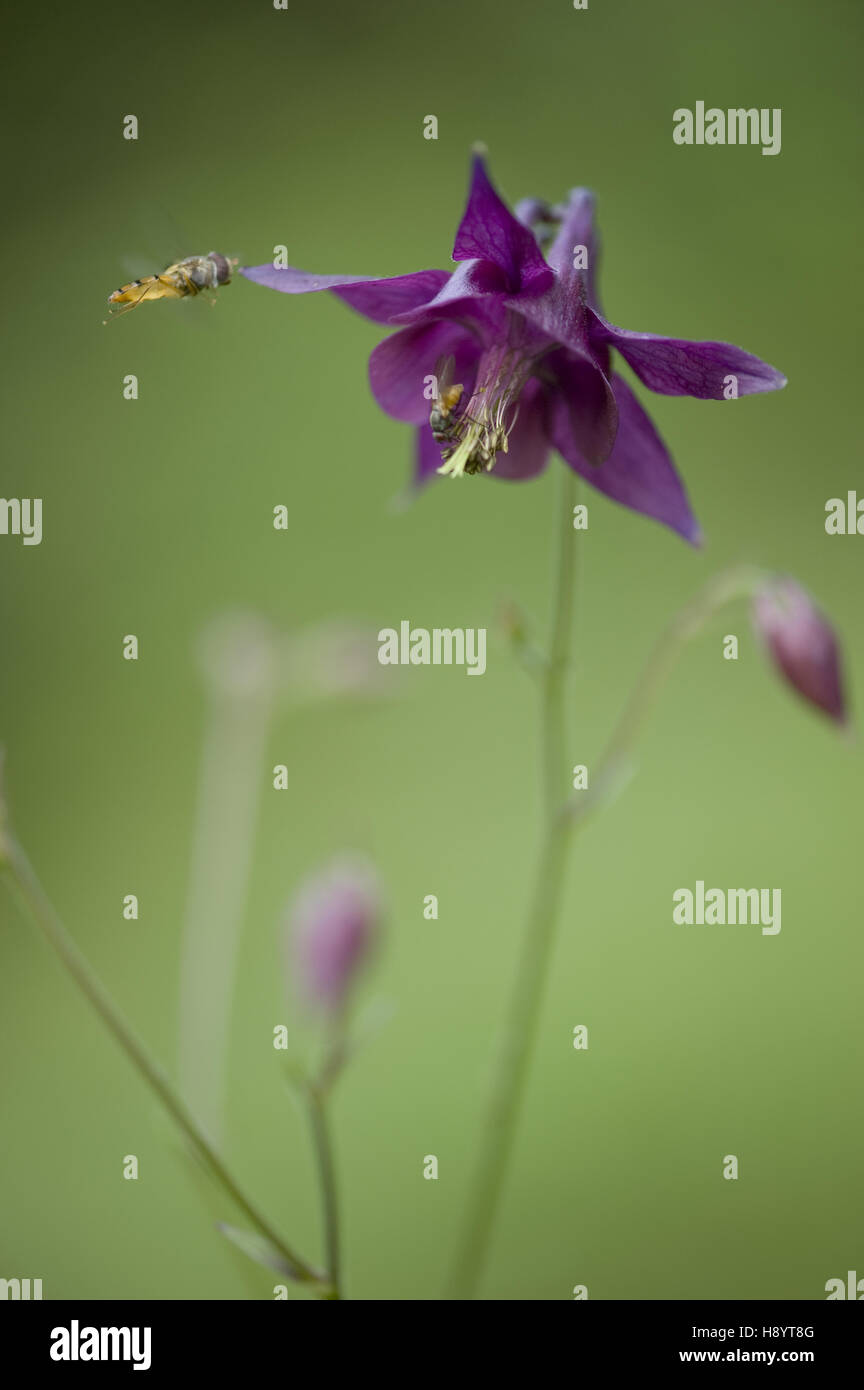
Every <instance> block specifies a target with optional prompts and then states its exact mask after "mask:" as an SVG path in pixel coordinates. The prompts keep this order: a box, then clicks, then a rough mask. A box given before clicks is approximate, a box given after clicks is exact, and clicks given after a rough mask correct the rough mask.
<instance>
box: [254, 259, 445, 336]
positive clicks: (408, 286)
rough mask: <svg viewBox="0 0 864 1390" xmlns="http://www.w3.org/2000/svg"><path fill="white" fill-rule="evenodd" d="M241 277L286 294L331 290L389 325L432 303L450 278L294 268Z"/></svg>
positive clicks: (438, 273) (262, 268) (258, 269)
mask: <svg viewBox="0 0 864 1390" xmlns="http://www.w3.org/2000/svg"><path fill="white" fill-rule="evenodd" d="M240 273H241V275H245V276H246V279H247V280H253V281H254V282H255V284H256V285H264V286H265V287H266V288H267V289H270V290H281V291H282V293H283V294H312V293H314V292H315V291H317V290H332V291H333V293H334V294H336V295H338V296H339V298H340V299H342V300H344V302H345V303H346V304H348V305H350V306H351V308H352V309H356V310H357V313H358V314H364V315H365V317H366V318H367V319H372V320H373V321H374V322H375V323H389V322H390V320H391V319H392V318H393V317H394V315H396V314H402V313H405V312H406V310H408V309H414V308H416V307H417V306H418V305H420V304H425V303H426V301H427V300H429V299H433V298H434V296H435V295H436V294H437V293H438V291H439V290H440V289H441V287H442V285H445V284H446V283H447V280H448V279H449V278H450V277H449V276H448V274H447V272H446V270H418V271H416V272H415V273H414V274H413V275H394V276H390V277H388V278H386V279H383V280H370V279H369V278H368V277H367V276H364V275H313V274H311V273H310V272H309V271H306V270H296V269H295V268H294V267H293V266H285V267H284V268H281V269H278V270H277V268H276V267H275V266H274V265H253V266H244V268H243V269H242V271H241V272H240Z"/></svg>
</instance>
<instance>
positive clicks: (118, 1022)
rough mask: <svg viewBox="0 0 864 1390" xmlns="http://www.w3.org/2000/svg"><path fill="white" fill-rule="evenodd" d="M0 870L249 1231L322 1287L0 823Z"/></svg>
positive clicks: (297, 1275)
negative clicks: (241, 1182) (231, 1165)
mask: <svg viewBox="0 0 864 1390" xmlns="http://www.w3.org/2000/svg"><path fill="white" fill-rule="evenodd" d="M0 868H2V871H3V872H5V873H6V875H7V876H8V878H9V879H10V882H11V885H12V887H13V888H14V889H15V891H16V894H17V896H18V898H19V901H20V902H21V904H22V906H23V907H24V909H25V910H26V912H27V915H28V916H29V917H30V918H31V920H32V921H33V923H34V925H35V926H36V927H37V928H38V930H39V931H40V932H41V934H42V936H43V937H44V938H45V940H46V941H47V942H48V945H49V946H50V947H51V949H52V950H53V951H54V952H55V954H56V955H57V956H58V957H59V959H60V960H61V962H62V963H63V965H64V966H65V967H66V969H67V970H68V971H69V973H70V975H71V976H72V978H73V980H74V981H75V983H76V984H77V985H78V988H79V989H80V990H81V992H82V994H84V996H85V997H86V998H87V999H88V1000H89V1002H90V1003H91V1004H92V1006H93V1008H94V1009H95V1010H96V1012H97V1014H98V1015H99V1017H100V1018H101V1019H102V1022H103V1023H104V1024H105V1027H106V1028H107V1029H108V1031H109V1032H110V1033H111V1034H112V1035H113V1037H114V1039H115V1041H116V1042H118V1043H119V1044H120V1047H121V1048H122V1049H123V1051H124V1052H125V1053H126V1055H127V1057H128V1058H129V1060H130V1061H131V1062H132V1064H133V1066H135V1067H136V1068H137V1069H138V1071H139V1072H140V1073H141V1075H142V1076H143V1078H144V1080H145V1081H146V1082H147V1084H148V1085H149V1086H150V1087H151V1089H152V1090H153V1091H154V1092H155V1094H156V1095H157V1097H158V1098H159V1100H160V1101H161V1102H162V1104H163V1106H164V1107H165V1109H166V1110H167V1111H168V1114H169V1115H170V1116H171V1118H172V1119H173V1120H174V1121H175V1123H176V1124H177V1125H178V1127H179V1128H180V1129H181V1130H182V1132H183V1134H184V1135H185V1136H186V1138H187V1139H188V1140H189V1142H190V1143H191V1144H192V1146H193V1148H194V1149H195V1151H196V1152H197V1153H198V1155H199V1156H200V1158H201V1159H202V1160H203V1161H204V1163H205V1164H206V1166H207V1167H208V1168H209V1170H210V1172H211V1173H212V1175H213V1177H214V1178H215V1179H216V1181H217V1182H218V1183H219V1184H220V1185H221V1186H222V1188H223V1189H224V1191H225V1193H226V1194H227V1195H228V1196H229V1197H230V1198H231V1200H232V1201H233V1202H234V1203H235V1205H236V1206H237V1207H238V1208H239V1209H240V1211H242V1212H243V1214H244V1215H245V1216H246V1218H247V1220H248V1221H250V1222H251V1224H252V1225H253V1226H254V1227H255V1229H256V1230H257V1231H258V1232H259V1233H260V1234H261V1235H262V1236H264V1237H265V1239H266V1240H268V1241H269V1242H270V1243H271V1244H272V1245H273V1246H274V1248H275V1249H276V1250H277V1251H278V1252H279V1254H280V1255H281V1256H282V1258H283V1259H284V1260H285V1261H286V1264H287V1265H288V1266H289V1267H290V1270H291V1277H292V1278H294V1279H296V1280H298V1281H299V1282H300V1283H304V1284H316V1285H319V1286H321V1287H322V1289H324V1290H327V1289H328V1286H327V1280H326V1276H324V1275H322V1274H320V1273H318V1272H317V1271H316V1270H314V1269H312V1268H311V1266H310V1265H308V1264H307V1263H306V1262H305V1260H302V1259H301V1258H300V1256H299V1255H295V1253H294V1251H293V1250H291V1249H290V1247H289V1246H288V1245H286V1243H285V1241H284V1240H282V1238H281V1236H279V1235H277V1233H276V1232H275V1231H274V1230H273V1228H272V1227H271V1226H270V1224H269V1222H268V1221H267V1220H266V1219H265V1218H264V1217H263V1216H262V1215H261V1213H260V1212H259V1211H258V1209H257V1208H256V1207H255V1206H253V1204H252V1202H251V1201H250V1200H249V1199H248V1197H246V1196H245V1194H244V1193H243V1192H242V1190H241V1189H240V1187H239V1186H238V1184H237V1182H236V1181H235V1179H234V1178H233V1177H232V1175H231V1173H230V1172H229V1171H228V1169H227V1168H226V1167H225V1164H224V1163H223V1162H222V1160H221V1158H220V1157H219V1155H218V1154H217V1152H216V1150H215V1149H214V1148H213V1147H212V1145H211V1144H210V1142H209V1141H208V1140H207V1138H206V1137H205V1136H204V1134H203V1133H202V1132H201V1130H200V1129H199V1128H198V1126H197V1124H196V1122H195V1120H194V1119H193V1117H192V1115H191V1113H190V1112H189V1111H188V1110H187V1108H186V1106H185V1105H184V1104H183V1101H182V1100H181V1099H180V1097H179V1095H178V1094H177V1092H176V1091H175V1090H174V1088H173V1086H172V1085H171V1082H170V1081H169V1080H168V1077H167V1076H166V1074H165V1072H164V1071H163V1070H162V1068H161V1067H160V1066H159V1064H158V1062H156V1061H155V1060H154V1058H153V1057H151V1055H150V1053H149V1052H148V1051H147V1049H146V1047H145V1046H144V1044H143V1043H142V1042H141V1041H140V1040H139V1039H138V1038H137V1037H136V1036H135V1034H134V1033H133V1032H132V1031H131V1029H130V1028H129V1027H128V1025H127V1023H126V1021H125V1019H124V1018H123V1016H122V1015H121V1013H120V1011H119V1010H118V1009H117V1007H116V1005H115V1004H114V1002H113V1000H112V999H111V997H110V996H109V995H108V993H107V992H106V990H105V989H104V987H103V986H102V984H101V982H100V980H99V979H98V977H97V976H96V975H95V973H94V972H93V970H92V968H91V966H90V964H89V962H88V961H87V959H86V957H85V956H84V955H83V954H82V953H81V951H79V949H78V947H77V946H76V944H75V942H74V940H73V939H72V937H71V936H70V935H69V933H68V931H67V930H66V928H65V927H64V925H63V923H62V922H61V920H60V918H59V917H58V915H57V913H56V912H55V910H54V907H53V905H52V904H51V902H50V900H49V898H48V897H47V895H46V893H45V891H44V889H43V888H42V885H41V883H40V882H39V880H38V878H37V877H36V874H35V873H34V871H33V869H32V867H31V865H30V863H29V861H28V859H27V856H26V855H25V853H24V851H23V849H22V848H21V846H20V845H19V844H18V842H17V841H16V840H15V839H14V838H13V836H12V835H11V834H10V833H9V831H8V829H7V828H6V827H5V826H4V827H3V829H2V843H0ZM328 1294H329V1290H328Z"/></svg>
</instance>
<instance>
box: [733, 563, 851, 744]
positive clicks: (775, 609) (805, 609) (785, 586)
mask: <svg viewBox="0 0 864 1390" xmlns="http://www.w3.org/2000/svg"><path fill="white" fill-rule="evenodd" d="M753 621H754V625H755V627H756V631H757V633H758V634H759V635H760V636H761V637H762V639H763V640H764V642H765V644H766V646H767V648H768V651H769V652H770V654H771V657H772V659H773V661H774V664H775V665H776V666H777V667H778V669H779V670H780V671H781V672H782V674H783V675H784V676H785V678H786V680H787V681H788V682H789V684H790V685H791V686H792V687H793V688H794V689H795V690H797V691H798V694H799V695H802V696H803V697H804V699H805V700H809V701H810V703H811V704H812V705H816V706H817V707H818V708H819V709H821V710H823V711H824V712H825V714H827V715H828V716H829V717H830V718H831V719H834V720H835V721H836V722H837V723H838V724H845V723H846V703H845V700H844V696H843V676H842V670H841V661H840V650H839V647H838V644H837V638H836V637H835V635H834V631H833V629H832V627H831V625H830V623H829V622H828V620H827V618H826V617H825V616H824V614H822V613H821V612H820V611H819V609H818V608H817V607H816V605H815V604H814V603H813V600H812V599H811V598H810V595H809V594H808V593H807V591H806V590H805V589H802V588H801V585H800V584H796V582H795V580H794V579H789V578H787V577H785V576H783V575H778V576H776V577H775V578H773V579H771V580H770V581H769V582H768V583H766V584H765V585H764V586H763V587H762V588H761V589H760V590H759V591H758V592H757V593H756V594H755V596H754V599H753Z"/></svg>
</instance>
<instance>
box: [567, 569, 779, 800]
mask: <svg viewBox="0 0 864 1390" xmlns="http://www.w3.org/2000/svg"><path fill="white" fill-rule="evenodd" d="M764 578H765V575H764V572H763V571H762V570H760V569H758V568H757V567H756V566H754V565H736V566H734V567H733V568H731V569H728V570H722V571H721V572H720V574H717V575H715V576H714V577H713V578H712V579H710V580H709V581H708V583H707V584H705V585H704V587H703V588H702V589H700V591H699V592H698V593H697V594H696V595H695V597H694V598H692V599H691V600H690V601H689V603H686V604H685V605H684V606H683V608H680V609H679V610H678V612H677V613H676V614H675V615H674V616H673V617H672V619H671V620H670V621H669V622H668V623H667V625H666V627H665V628H664V629H663V631H662V632H661V634H660V636H659V637H658V638H657V641H656V642H655V643H654V646H653V647H652V648H651V651H650V653H649V655H648V660H647V661H646V663H645V665H644V666H643V668H642V671H641V674H640V676H639V678H638V680H637V681H636V684H635V685H634V687H633V690H632V691H631V693H630V696H629V699H628V700H627V703H626V704H625V706H624V709H623V710H622V712H621V715H620V717H619V719H618V723H617V724H616V725H615V728H614V730H613V732H612V734H611V736H610V738H609V740H608V742H607V744H606V747H605V749H604V751H603V753H602V754H601V756H600V758H599V760H598V761H597V763H596V764H595V766H594V769H593V770H592V774H591V790H590V791H589V792H588V793H586V794H585V795H584V796H581V797H579V798H578V799H577V798H571V800H570V802H569V803H568V805H567V807H566V809H565V815H566V816H567V817H568V818H569V819H570V820H571V821H574V822H575V821H579V822H581V821H582V820H584V819H586V818H587V816H588V815H589V814H590V813H593V812H594V811H595V810H596V809H597V808H598V806H599V805H601V804H602V803H603V802H604V801H606V799H607V797H608V795H609V792H610V790H614V789H615V788H616V787H617V786H618V785H619V783H620V781H621V780H622V779H623V778H624V777H625V776H626V774H627V769H628V765H629V763H630V758H631V754H632V751H633V747H634V745H635V743H636V741H637V739H638V737H639V735H640V733H641V732H642V729H643V727H644V725H645V721H646V719H647V717H648V715H649V714H650V712H651V710H652V709H653V707H654V702H655V700H656V698H657V695H658V693H659V691H660V689H661V688H662V686H663V684H664V682H665V681H666V680H667V678H668V677H669V674H670V673H671V671H672V668H673V667H674V665H675V663H676V661H677V660H678V658H679V656H680V655H681V652H682V651H683V649H684V647H685V646H686V645H687V643H688V642H690V641H691V640H692V639H693V638H694V637H696V636H698V634H699V633H700V632H701V631H702V629H703V628H704V627H705V625H706V623H708V622H709V621H710V620H711V618H713V617H714V615H715V614H716V613H718V612H719V610H720V609H721V608H724V607H725V606H726V604H727V603H731V602H732V601H734V600H735V599H739V598H746V597H749V596H750V595H752V594H753V593H754V592H755V590H756V589H757V588H758V587H759V585H760V583H761V582H763V581H764Z"/></svg>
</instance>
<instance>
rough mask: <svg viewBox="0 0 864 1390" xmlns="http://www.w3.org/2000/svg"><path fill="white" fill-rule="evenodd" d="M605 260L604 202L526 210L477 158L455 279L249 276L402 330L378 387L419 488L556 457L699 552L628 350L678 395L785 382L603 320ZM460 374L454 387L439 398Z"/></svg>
mask: <svg viewBox="0 0 864 1390" xmlns="http://www.w3.org/2000/svg"><path fill="white" fill-rule="evenodd" d="M541 243H542V245H543V246H545V247H546V248H547V250H546V254H545V255H544V253H543V250H542V249H541ZM597 255H598V243H597V236H596V233H595V230H594V197H593V194H591V193H590V192H588V190H587V189H584V188H577V189H574V190H573V191H572V193H571V194H570V197H569V199H568V201H567V202H566V203H565V204H562V205H561V206H559V207H555V208H550V207H549V206H548V205H547V204H545V203H541V202H539V201H538V200H537V199H530V200H526V201H524V202H522V203H519V204H518V205H517V207H516V209H515V212H511V211H510V209H509V208H508V207H507V206H506V204H505V203H503V202H502V200H501V198H500V197H499V195H498V193H497V192H496V190H495V188H494V187H493V185H492V183H491V182H490V179H489V176H488V174H487V172H486V167H485V164H484V161H483V158H482V156H480V155H477V156H476V157H475V160H474V167H473V173H472V178H471V187H470V190H469V194H468V205H467V207H466V209H465V213H464V215H463V217H462V221H461V223H460V224H459V229H458V231H457V233H456V242H455V245H454V247H453V260H454V261H457V262H458V265H457V267H456V269H455V270H454V271H452V272H447V271H444V270H421V271H417V272H416V273H415V274H412V275H397V276H395V277H392V278H388V279H374V280H370V279H365V278H363V277H362V276H358V275H312V274H309V273H308V272H306V271H302V270H295V269H292V268H290V267H284V268H276V267H275V266H273V265H262V266H253V267H248V268H246V269H244V270H243V272H242V273H243V274H244V275H245V276H246V277H247V278H248V279H250V280H255V281H256V282H257V283H258V284H260V285H266V286H268V287H269V288H270V289H276V290H283V291H285V292H286V293H288V294H306V293H309V292H310V291H314V290H331V291H332V292H333V293H334V294H336V295H338V296H339V298H340V299H342V300H344V301H345V303H346V304H348V305H350V306H351V308H352V309H355V310H357V311H358V312H359V313H361V314H364V315H365V316H366V317H367V318H370V319H372V320H373V321H374V322H376V323H384V324H388V325H399V330H398V332H396V333H394V334H392V335H391V336H390V337H389V338H386V339H385V340H384V341H383V342H382V343H379V345H378V347H377V348H376V349H375V350H374V352H373V353H372V356H371V358H370V361H369V379H370V383H371V387H372V393H373V395H374V396H375V399H376V400H377V402H378V404H379V405H380V406H381V407H382V409H383V410H385V411H386V412H387V414H388V415H392V416H393V417H395V419H397V420H403V421H406V422H407V423H409V424H413V425H416V426H417V427H418V435H417V462H416V474H415V476H416V481H417V482H418V483H422V482H425V481H426V480H427V479H429V478H430V477H431V476H432V475H433V474H435V473H436V472H437V473H445V474H449V475H451V476H452V477H459V476H463V475H464V474H470V473H478V472H490V471H491V472H492V474H493V476H495V477H499V478H507V479H523V478H531V477H534V476H535V475H536V474H538V473H540V472H541V470H542V469H543V468H544V467H545V465H546V462H547V459H548V456H549V452H550V450H551V449H553V448H554V449H557V450H558V452H559V453H560V454H561V455H562V457H563V458H564V460H565V461H566V462H567V463H568V464H569V465H570V467H571V468H573V469H574V470H575V471H576V472H577V473H579V474H581V476H582V477H583V478H586V479H587V480H588V482H590V483H592V484H593V486H594V487H597V488H599V489H600V491H601V492H604V493H606V495H607V496H609V497H612V498H614V500H615V501H617V502H620V503H623V505H624V506H627V507H631V508H632V509H633V510H634V511H637V512H641V513H642V514H643V515H645V516H650V517H654V518H656V519H657V520H658V521H661V522H663V523H665V524H666V525H667V526H671V527H672V528H673V529H674V530H675V531H678V532H679V534H680V535H682V536H684V537H685V539H686V540H688V541H691V542H693V543H696V542H697V541H698V539H699V534H700V533H699V527H698V525H697V523H696V520H695V518H694V517H693V514H692V512H691V510H690V506H689V503H688V501H687V495H686V493H685V491H684V487H683V485H682V483H681V480H680V478H679V477H678V474H677V472H676V470H675V466H674V464H673V463H672V460H671V458H670V456H669V454H668V452H667V450H666V447H665V445H664V444H663V441H662V440H661V438H660V436H659V435H658V433H657V431H656V430H655V428H654V426H653V424H652V423H651V420H650V419H649V417H648V415H647V414H646V413H645V411H644V410H643V408H642V406H641V405H640V403H639V401H638V400H637V398H636V396H635V394H634V393H633V391H632V390H631V388H630V386H628V384H627V382H626V381H625V380H624V378H623V377H622V376H619V375H618V373H617V372H616V371H615V370H614V369H613V358H612V353H613V350H614V351H615V352H617V353H619V354H620V355H621V356H622V357H623V358H624V360H625V361H626V362H627V363H628V365H629V366H630V367H631V368H632V369H633V371H634V372H635V373H636V375H637V376H638V377H639V379H640V381H642V382H643V384H644V385H645V386H648V387H650V389H651V390H653V391H658V392H660V393H661V394H663V395H667V396H698V397H700V398H701V399H706V400H712V399H714V400H722V399H732V398H733V397H734V396H743V395H750V394H753V393H754V392H758V391H775V390H778V389H779V388H780V387H782V386H784V385H785V384H786V379H785V377H783V376H782V375H781V374H780V372H778V371H776V370H775V369H774V368H773V367H770V366H768V365H767V364H766V363H765V362H761V361H760V360H759V358H758V357H753V356H751V354H750V353H748V352H744V351H743V350H742V349H741V348H736V347H731V346H730V345H729V344H727V343H715V342H702V343H690V342H685V341H683V340H681V339H679V338H662V337H658V336H657V335H655V334H653V333H632V332H629V331H628V330H626V329H623V328H616V327H615V325H614V324H611V323H609V322H608V321H607V320H606V319H605V318H604V317H603V315H602V314H601V312H600V308H599V303H598V299H597V291H596V271H597ZM445 362H447V363H449V364H451V365H450V373H451V375H450V381H452V383H453V385H452V387H451V386H449V385H448V387H447V388H446V390H442V389H441V388H440V387H439V389H438V392H437V394H436V396H435V399H434V400H432V399H430V389H432V390H434V388H430V383H431V382H434V381H435V379H436V378H437V377H438V375H439V373H440V371H441V367H442V364H443V363H445ZM460 387H461V390H460V389H459V388H460ZM430 405H431V406H432V411H431V412H430ZM430 413H431V414H432V426H430ZM433 426H434V428H433ZM601 465H602V466H601Z"/></svg>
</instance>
